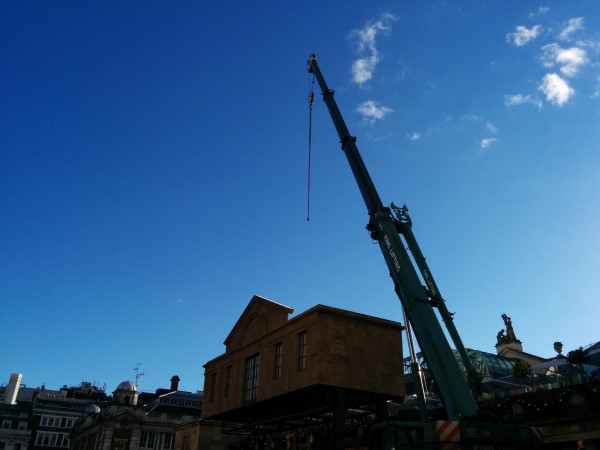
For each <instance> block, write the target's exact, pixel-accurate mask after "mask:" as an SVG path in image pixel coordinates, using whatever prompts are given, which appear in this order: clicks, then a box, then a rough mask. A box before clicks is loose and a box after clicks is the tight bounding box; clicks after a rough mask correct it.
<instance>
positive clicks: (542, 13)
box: [529, 6, 550, 18]
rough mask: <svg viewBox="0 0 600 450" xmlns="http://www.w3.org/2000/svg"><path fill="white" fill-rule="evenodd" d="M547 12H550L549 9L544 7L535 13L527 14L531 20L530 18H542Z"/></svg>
mask: <svg viewBox="0 0 600 450" xmlns="http://www.w3.org/2000/svg"><path fill="white" fill-rule="evenodd" d="M548 11H550V8H548V7H545V6H540V7H539V8H538V10H537V11H536V12H532V13H529V17H530V18H531V17H536V16H542V15H544V14H546V13H547V12H548Z"/></svg>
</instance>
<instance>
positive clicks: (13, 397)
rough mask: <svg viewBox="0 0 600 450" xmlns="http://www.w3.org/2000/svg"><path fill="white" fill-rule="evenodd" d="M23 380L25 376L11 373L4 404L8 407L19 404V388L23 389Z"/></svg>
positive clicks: (5, 391)
mask: <svg viewBox="0 0 600 450" xmlns="http://www.w3.org/2000/svg"><path fill="white" fill-rule="evenodd" d="M22 379H23V375H21V374H20V373H11V374H10V381H9V382H8V386H6V389H5V390H4V403H6V404H7V405H16V404H17V394H18V393H19V388H20V387H21V380H22Z"/></svg>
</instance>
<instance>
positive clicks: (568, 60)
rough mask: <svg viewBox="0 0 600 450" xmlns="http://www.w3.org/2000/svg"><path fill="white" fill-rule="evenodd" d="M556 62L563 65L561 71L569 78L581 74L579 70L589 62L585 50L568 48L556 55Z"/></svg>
mask: <svg viewBox="0 0 600 450" xmlns="http://www.w3.org/2000/svg"><path fill="white" fill-rule="evenodd" d="M556 62H557V63H558V64H562V67H561V68H560V71H561V72H562V73H563V74H565V75H566V76H568V77H572V76H574V75H576V74H577V72H579V68H580V67H581V66H583V65H584V64H586V63H587V62H589V59H587V57H586V55H585V50H582V49H580V48H577V47H573V48H567V49H564V50H562V51H561V52H559V53H558V55H556Z"/></svg>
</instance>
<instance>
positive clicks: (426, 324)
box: [308, 55, 478, 419]
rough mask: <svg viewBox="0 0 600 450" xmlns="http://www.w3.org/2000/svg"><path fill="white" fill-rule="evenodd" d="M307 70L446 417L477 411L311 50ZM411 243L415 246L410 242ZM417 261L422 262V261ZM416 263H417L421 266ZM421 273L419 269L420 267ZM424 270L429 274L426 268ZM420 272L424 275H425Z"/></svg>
mask: <svg viewBox="0 0 600 450" xmlns="http://www.w3.org/2000/svg"><path fill="white" fill-rule="evenodd" d="M308 70H309V72H311V73H313V74H314V77H315V78H316V79H317V81H318V83H319V86H320V88H321V91H322V94H323V100H324V102H325V104H326V105H327V109H328V111H329V113H330V115H331V119H332V121H333V124H334V126H335V129H336V131H337V132H338V136H339V138H340V142H341V143H342V149H343V150H344V153H345V154H346V158H347V160H348V163H349V165H350V168H351V170H352V173H353V174H354V178H355V180H356V183H357V185H358V188H359V190H360V192H361V195H362V197H363V200H364V202H365V205H366V207H367V211H368V213H369V216H370V222H369V225H368V226H367V229H369V230H370V232H371V236H372V237H374V236H376V238H377V240H378V242H379V246H380V248H381V252H382V254H383V256H384V259H385V261H386V264H387V266H388V269H389V271H390V275H391V276H392V279H393V281H394V290H395V291H396V293H397V295H398V297H399V299H400V301H401V302H402V305H403V306H404V310H405V312H406V315H407V317H408V320H409V321H410V324H411V325H412V329H413V331H414V334H415V336H416V339H417V341H418V343H419V347H420V349H421V351H422V353H423V356H424V357H425V359H426V361H427V363H428V366H429V370H430V372H431V374H432V378H433V379H434V382H435V383H436V385H437V388H438V392H439V393H440V397H441V399H442V402H443V403H444V406H445V408H446V411H447V413H448V417H449V418H451V419H460V418H465V417H474V416H476V415H477V413H478V406H477V403H476V402H475V398H474V396H473V393H472V392H471V388H470V386H469V384H468V383H467V381H466V379H465V376H464V374H463V372H462V370H461V367H460V365H459V364H458V362H457V361H456V358H455V356H454V352H453V351H452V349H451V348H450V345H449V343H448V340H447V339H446V336H445V334H444V331H443V329H442V327H441V325H440V323H439V321H438V319H437V317H436V315H435V312H434V310H433V307H432V304H433V303H434V302H432V301H431V300H430V299H429V298H428V295H427V294H426V290H425V289H423V283H422V282H421V278H420V277H419V275H418V273H417V269H415V267H414V264H413V262H412V261H411V259H410V257H409V255H408V253H407V250H406V247H405V244H404V242H403V241H402V239H401V237H400V233H399V228H402V226H403V224H402V223H401V221H399V220H397V219H395V218H394V216H393V215H392V212H391V210H390V208H386V207H384V206H383V204H382V202H381V199H380V198H379V194H378V193H377V190H376V188H375V185H374V184H373V181H372V179H371V177H370V175H369V172H368V170H367V168H366V166H365V164H364V162H363V159H362V157H361V155H360V153H359V151H358V148H357V146H356V139H355V138H354V136H352V135H351V134H350V132H349V131H348V128H347V126H346V123H345V122H344V119H343V117H342V115H341V113H340V111H339V109H338V106H337V104H336V102H335V98H334V95H333V91H332V90H330V89H329V88H328V87H327V83H326V82H325V79H324V77H323V75H322V73H321V71H320V69H319V66H318V64H317V58H316V56H315V55H312V56H311V58H310V59H309V61H308ZM392 207H393V205H392ZM407 235H408V239H412V238H413V237H412V234H410V233H408V234H407ZM414 246H415V247H417V246H416V243H415V245H414ZM423 261H424V258H423ZM421 265H422V266H423V267H425V266H424V263H422V264H421ZM419 269H421V266H420V267H419ZM421 273H423V272H422V271H421ZM427 275H429V274H428V272H427ZM426 278H430V276H427V277H426ZM425 284H427V285H428V286H429V289H430V290H431V287H433V286H435V284H434V283H433V280H425ZM433 291H435V292H436V295H437V290H435V289H433Z"/></svg>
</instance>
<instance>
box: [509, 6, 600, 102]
mask: <svg viewBox="0 0 600 450" xmlns="http://www.w3.org/2000/svg"><path fill="white" fill-rule="evenodd" d="M547 11H548V10H547V9H543V8H540V9H539V10H538V12H537V14H535V13H534V14H532V15H530V17H534V16H541V15H542V14H545V13H546V12H547ZM583 21H584V18H583V17H576V18H572V19H569V20H568V21H567V22H566V24H565V25H564V26H563V27H562V29H559V30H554V32H553V34H554V39H555V40H556V42H551V41H550V43H546V44H545V45H542V46H541V51H540V53H539V54H538V56H537V59H538V61H539V62H540V63H541V64H542V66H543V67H544V68H545V69H546V70H545V72H546V73H545V74H544V75H543V76H542V79H541V80H540V82H539V83H538V85H537V91H538V92H541V93H543V96H542V95H541V94H539V97H538V95H534V94H532V95H529V94H527V95H526V94H513V95H506V96H505V100H504V104H505V105H506V106H516V105H523V104H527V103H531V104H533V105H536V106H537V107H538V108H539V109H541V107H542V102H543V101H544V100H545V101H547V102H549V103H551V104H553V105H556V106H558V107H562V106H564V105H565V104H566V103H567V102H569V101H570V100H571V99H572V98H573V96H574V95H575V89H574V88H573V87H572V86H571V80H570V79H571V78H574V77H575V76H577V75H579V74H580V73H581V72H583V70H584V68H586V67H587V66H591V67H594V66H597V61H595V60H594V59H595V58H596V57H597V55H598V54H599V53H600V41H598V40H597V39H596V38H592V39H590V36H586V35H585V34H584V33H582V32H580V30H585V27H584V26H583ZM546 29H547V30H548V32H550V31H552V28H546ZM541 30H542V26H541V25H535V26H534V27H532V28H529V29H528V28H526V27H523V26H518V27H516V31H515V32H514V33H508V34H507V35H506V37H507V41H508V42H509V43H512V44H514V45H516V46H522V45H525V44H526V43H527V42H529V41H530V40H532V39H535V38H536V37H538V36H540V35H541ZM575 33H576V34H577V39H574V34H575ZM587 34H588V35H589V33H587ZM543 36H546V37H547V36H549V33H544V34H543ZM559 41H570V42H573V43H574V44H571V46H570V47H569V48H563V47H562V46H561V45H560V44H559V43H558V42H559ZM592 97H594V95H592Z"/></svg>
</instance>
